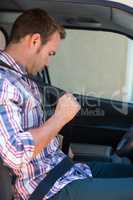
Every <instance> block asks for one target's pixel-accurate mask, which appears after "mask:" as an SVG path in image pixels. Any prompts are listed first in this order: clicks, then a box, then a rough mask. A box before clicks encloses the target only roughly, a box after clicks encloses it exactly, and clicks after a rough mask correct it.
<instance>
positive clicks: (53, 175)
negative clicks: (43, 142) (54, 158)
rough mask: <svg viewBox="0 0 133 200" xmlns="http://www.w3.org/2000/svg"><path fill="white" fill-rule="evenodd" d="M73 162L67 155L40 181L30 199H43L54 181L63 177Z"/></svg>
mask: <svg viewBox="0 0 133 200" xmlns="http://www.w3.org/2000/svg"><path fill="white" fill-rule="evenodd" d="M73 164H74V163H73V162H72V160H71V159H70V158H69V157H67V156H66V157H65V158H64V159H63V160H62V161H61V162H60V163H59V164H58V165H56V166H55V167H54V168H53V169H52V170H51V171H50V172H49V173H48V175H47V176H46V177H45V178H44V179H43V180H42V181H41V182H40V183H39V185H38V186H37V188H36V189H35V191H34V192H33V193H32V194H31V196H30V198H29V200H42V199H43V197H44V196H45V195H46V194H47V193H48V192H49V190H50V189H51V188H52V186H53V185H54V183H55V182H56V181H57V180H58V179H59V178H60V177H62V176H63V175H64V174H65V173H66V172H67V171H68V170H69V169H70V168H71V167H72V166H73Z"/></svg>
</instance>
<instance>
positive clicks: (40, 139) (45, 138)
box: [29, 114, 65, 157]
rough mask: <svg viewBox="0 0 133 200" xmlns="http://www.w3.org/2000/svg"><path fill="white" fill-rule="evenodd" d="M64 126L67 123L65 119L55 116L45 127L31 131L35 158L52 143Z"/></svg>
mask: <svg viewBox="0 0 133 200" xmlns="http://www.w3.org/2000/svg"><path fill="white" fill-rule="evenodd" d="M64 125H65V123H64V121H63V119H61V117H59V116H57V115H55V114H54V115H53V116H52V117H51V118H49V119H48V120H47V121H46V122H45V123H44V125H43V126H41V127H39V128H35V129H30V130H29V132H30V133H31V134H32V136H33V139H34V143H35V151H34V154H33V157H35V156H36V155H37V154H38V153H40V152H41V151H42V150H43V149H44V148H45V147H46V146H47V145H48V144H49V143H50V141H51V140H52V139H53V138H54V137H55V136H56V135H57V134H58V132H59V131H60V130H61V129H62V127H63V126H64Z"/></svg>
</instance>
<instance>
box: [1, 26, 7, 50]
mask: <svg viewBox="0 0 133 200" xmlns="http://www.w3.org/2000/svg"><path fill="white" fill-rule="evenodd" d="M5 47H6V36H5V33H4V31H3V30H2V29H0V49H1V50H4V49H5Z"/></svg>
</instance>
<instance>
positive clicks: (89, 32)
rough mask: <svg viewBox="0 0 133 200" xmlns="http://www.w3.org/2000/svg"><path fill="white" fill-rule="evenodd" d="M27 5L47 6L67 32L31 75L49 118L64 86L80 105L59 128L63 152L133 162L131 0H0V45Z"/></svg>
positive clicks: (5, 177)
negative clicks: (42, 67)
mask: <svg viewBox="0 0 133 200" xmlns="http://www.w3.org/2000/svg"><path fill="white" fill-rule="evenodd" d="M30 8H43V9H46V10H47V11H48V13H49V14H50V15H52V16H53V17H55V18H56V19H57V20H58V21H59V22H60V23H61V24H63V25H64V27H65V29H66V33H67V37H66V39H65V40H64V41H63V42H62V46H61V47H60V49H59V53H58V55H57V56H55V58H53V60H52V61H51V63H50V66H49V67H48V68H46V69H45V70H43V71H42V72H40V73H38V74H37V76H35V77H34V80H35V81H36V83H37V84H38V87H39V89H40V92H41V93H42V96H43V102H45V103H44V110H45V115H46V118H47V119H48V118H49V117H50V116H51V115H52V114H53V113H54V110H55V107H56V104H57V101H58V99H59V97H61V96H62V95H63V94H64V93H65V92H67V91H69V92H71V93H72V94H73V95H74V96H75V97H76V99H77V101H78V102H79V103H80V105H81V110H80V112H79V113H78V114H77V115H76V117H75V118H74V119H73V120H72V121H71V122H69V123H68V124H67V125H65V126H64V127H63V129H62V130H61V131H60V133H59V134H60V138H61V148H62V150H63V152H65V153H66V154H68V155H69V156H70V157H71V158H72V159H73V160H74V161H80V162H86V161H104V162H114V163H125V164H132V163H133V92H132V91H133V70H132V65H133V58H132V53H133V2H132V0H129V1H127V2H126V1H125V3H122V2H121V1H113V0H112V1H107V0H104V1H103V0H98V1H97V0H95V1H94V0H92V1H87V0H82V1H81V0H55V1H48V0H29V1H26V0H23V1H19V0H13V1H10V0H5V1H1V2H0V49H2V50H4V48H5V47H6V45H7V44H8V38H9V35H10V30H11V27H12V24H13V22H14V21H15V19H16V18H17V16H19V15H20V14H21V13H22V12H23V11H24V10H27V9H30ZM72 43H73V45H72ZM3 167H4V169H5V174H1V172H0V177H2V178H1V180H0V182H1V181H2V183H3V187H2V189H1V188H0V194H2V195H3V196H2V199H4V200H10V199H12V200H13V191H12V184H13V183H12V182H11V181H12V180H11V178H10V174H11V171H10V169H8V167H6V166H4V163H3V162H2V160H0V169H1V168H3ZM4 183H5V186H4ZM0 185H1V184H0ZM3 188H4V189H3Z"/></svg>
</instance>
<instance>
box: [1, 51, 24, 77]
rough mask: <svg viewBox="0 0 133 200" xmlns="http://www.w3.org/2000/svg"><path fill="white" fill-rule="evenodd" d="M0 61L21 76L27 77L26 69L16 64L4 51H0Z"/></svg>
mask: <svg viewBox="0 0 133 200" xmlns="http://www.w3.org/2000/svg"><path fill="white" fill-rule="evenodd" d="M0 60H2V61H3V62H5V63H6V64H8V65H9V66H11V67H12V68H14V69H15V70H17V71H18V72H19V73H20V74H22V75H27V72H26V69H25V67H24V66H23V65H21V64H18V63H16V61H15V60H14V58H13V57H12V56H10V55H9V54H8V53H6V52H5V51H2V50H0Z"/></svg>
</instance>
